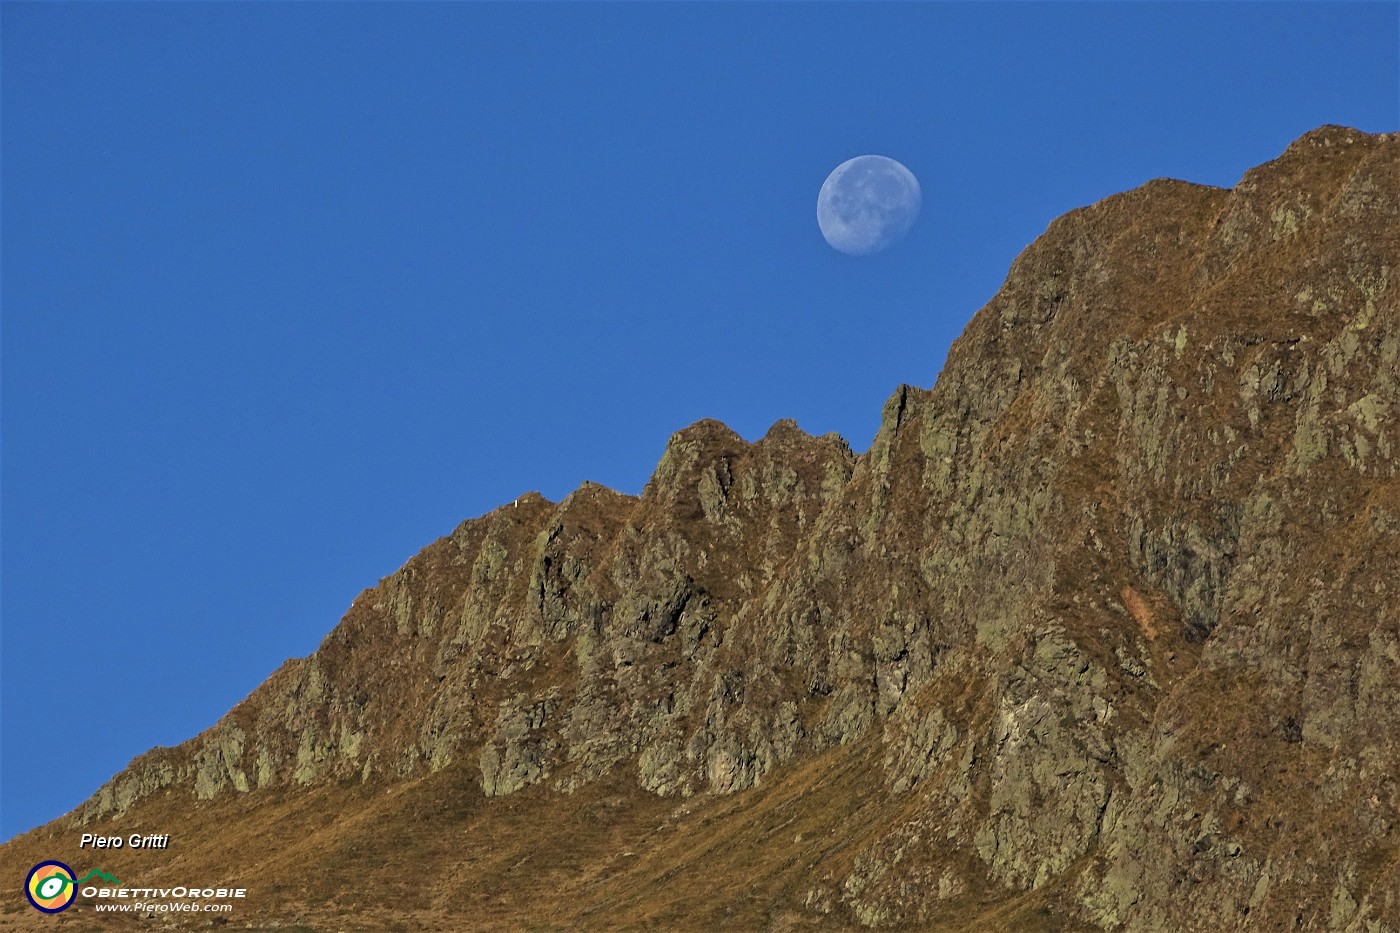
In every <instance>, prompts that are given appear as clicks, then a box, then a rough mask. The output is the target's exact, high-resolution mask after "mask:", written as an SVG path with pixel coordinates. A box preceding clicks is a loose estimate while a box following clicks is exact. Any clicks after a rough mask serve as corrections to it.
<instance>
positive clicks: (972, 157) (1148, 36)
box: [0, 2, 1400, 839]
mask: <svg viewBox="0 0 1400 933" xmlns="http://www.w3.org/2000/svg"><path fill="white" fill-rule="evenodd" d="M1397 9H1400V7H1397V5H1396V4H1395V3H1373V4H1345V3H1338V4H1316V5H1314V4H1303V3H1287V4H1272V3H1254V4H1242V5H1226V4H1210V3H1199V4H1187V5H1156V4H1141V5H1137V4H1132V5H1120V4H1106V5H1097V4H1090V3H1076V4H1037V5H1028V4H971V5H965V4H946V5H897V6H884V5H868V4H862V5H838V4H821V5H806V4H803V5H798V4H783V5H733V4H730V5H703V6H692V5H671V4H664V5H663V4H658V5H646V6H637V5H622V4H609V5H582V4H575V5H567V6H559V5H545V4H540V5H492V6H478V5H455V4H447V3H436V4H424V5H409V4H390V5H369V4H355V5H341V4H289V5H281V4H245V5H224V4H219V5H213V4H149V5H126V4H121V3H103V4H91V3H83V4H60V3H33V4H31V3H12V2H5V3H4V4H3V8H2V10H0V17H3V21H2V22H0V26H2V27H3V64H0V77H2V78H3V143H2V145H3V149H2V150H0V171H2V172H3V175H2V176H0V183H2V184H3V231H2V232H3V269H0V273H2V276H3V277H2V278H0V282H2V283H3V295H2V297H3V656H2V660H0V664H3V746H2V748H0V752H2V753H3V760H0V781H2V783H0V790H2V791H3V798H0V804H3V806H2V807H0V839H3V838H8V837H9V836H11V835H13V834H14V833H16V832H20V831H23V830H25V829H28V828H29V827H31V826H34V825H36V824H38V823H42V822H45V821H47V820H49V819H52V818H54V817H56V816H58V815H60V814H61V813H63V812H65V811H66V810H68V809H70V808H71V807H73V806H75V805H76V804H78V803H79V802H80V801H81V800H82V799H83V798H85V797H86V796H87V795H88V794H90V793H91V792H92V791H93V790H94V789H96V788H97V787H98V786H99V785H100V784H101V783H102V782H103V781H104V780H105V779H106V778H107V777H108V776H110V775H111V774H112V773H114V772H116V771H117V770H119V769H120V768H122V767H123V766H124V765H125V764H126V763H127V762H128V761H129V760H130V759H131V758H132V757H134V756H135V755H137V754H139V753H140V752H142V751H144V750H146V749H147V748H149V747H151V746H153V745H158V744H159V745H174V744H176V743H179V742H181V741H183V740H185V739H187V738H189V737H190V736H192V735H194V734H195V733H197V732H198V731H199V730H201V729H203V728H205V727H206V726H208V725H210V724H212V723H213V722H214V721H215V720H216V719H217V718H218V717H219V716H220V715H221V714H222V713H223V712H224V711H226V710H227V709H228V708H229V707H230V706H232V705H233V704H234V703H235V702H237V701H238V700H239V699H241V698H242V697H243V696H245V695H246V694H247V693H248V692H249V691H251V690H252V689H253V688H254V687H256V686H257V685H258V684H259V683H260V682H261V681H262V680H263V679H264V678H265V677H266V676H267V675H268V674H269V673H270V672H271V671H272V670H273V669H274V668H276V667H277V665H278V664H279V663H281V662H282V661H283V660H284V659H285V658H287V657H289V656H294V655H304V654H307V653H309V652H310V651H312V650H313V649H314V648H315V647H316V645H317V644H318V643H319V641H320V640H321V638H322V637H323V636H324V635H325V634H326V633H327V632H328V631H329V630H330V629H331V627H332V626H333V625H335V623H336V621H337V620H338V618H339V617H340V615H341V614H342V613H343V612H344V610H345V609H346V607H347V606H348V605H349V603H350V601H351V600H352V599H353V598H354V597H355V595H356V594H357V593H359V592H360V590H361V589H363V588H365V587H367V586H371V585H373V584H374V583H375V582H376V581H378V580H379V578H380V577H382V576H384V575H387V574H389V573H391V572H392V571H394V570H395V569H396V568H397V567H398V566H400V565H401V564H402V563H403V562H404V561H405V560H406V559H407V558H408V557H409V556H410V555H412V554H413V553H414V552H415V551H417V550H418V549H419V548H420V547H422V546H423V545H425V544H427V543H428V542H429V541H431V540H433V539H434V538H436V537H437V536H439V535H442V534H445V533H446V532H448V531H450V530H451V529H452V528H453V527H454V526H455V525H456V524H457V523H458V522H460V521H461V520H462V519H465V518H468V517H472V516H476V515H479V514H481V513H483V512H486V511H489V510H490V509H492V508H493V507H495V506H496V505H498V504H500V503H502V502H505V501H508V500H510V499H512V498H513V497H515V496H516V495H518V494H519V493H521V492H523V491H526V490H531V489H537V490H540V491H542V492H543V493H544V494H545V495H547V496H549V497H551V498H559V497H562V496H564V495H565V494H567V493H568V492H569V490H571V489H572V488H574V487H575V486H577V485H578V484H579V483H580V482H581V481H583V480H594V481H596V482H600V483H604V484H606V485H608V486H612V487H614V488H617V489H621V490H624V491H626V492H630V493H636V492H638V491H640V489H641V487H642V485H643V483H644V482H645V481H646V479H647V477H648V475H649V474H650V472H651V469H652V468H653V466H654V465H655V463H656V461H657V459H658V457H659V456H660V454H661V451H662V448H663V446H664V444H665V442H666V438H667V437H668V435H669V434H670V433H671V432H673V431H675V430H677V429H679V428H681V427H684V426H685V425H686V424H688V423H690V422H692V421H695V420H696V419H699V418H702V417H714V418H719V419H721V420H723V421H725V422H726V423H728V424H729V425H730V426H732V427H733V428H735V429H736V430H737V431H738V432H739V433H740V434H742V435H744V436H745V437H747V438H750V439H754V438H756V437H758V436H760V435H762V434H763V432H764V431H765V430H766V429H767V427H768V426H769V425H770V424H771V423H772V422H773V421H775V420H777V419H779V418H785V417H792V418H796V419H797V421H798V422H799V424H801V426H802V427H803V428H804V429H806V430H807V431H809V432H812V433H823V432H826V431H838V432H840V433H842V434H843V435H845V436H846V437H847V438H848V439H849V440H850V441H851V443H852V445H853V446H854V447H855V448H856V449H858V450H859V449H864V448H865V447H866V446H867V445H868V444H869V442H870V438H871V436H872V435H873V433H874V430H875V427H876V423H877V418H878V415H879V411H880V407H881V404H882V402H883V401H884V399H885V398H886V397H887V396H888V395H889V394H890V393H891V392H892V391H893V390H894V388H895V387H896V386H897V385H898V384H899V383H901V382H910V383H914V384H918V385H924V386H927V385H930V384H932V383H933V381H934V379H935V378H936V376H937V374H938V371H939V368H940V367H941V365H942V362H943V359H944V356H945V354H946V352H947V348H948V345H949V343H950V342H951V341H952V340H953V338H954V337H956V336H957V334H958V333H959V332H960V331H961V329H962V328H963V326H964V325H965V324H966V323H967V321H968V319H969V318H970V317H971V316H972V314H973V313H974V312H975V311H976V310H977V308H978V307H979V306H981V305H982V304H983V303H984V302H985V301H986V300H987V298H989V297H990V296H991V295H992V293H993V292H994V291H995V290H996V289H997V287H998V286H999V285H1000V284H1001V282H1002V280H1003V278H1004V276H1005V273H1006V270H1007V267H1008V266H1009V264H1010V263H1011V261H1012V259H1013V258H1014V257H1015V256H1016V254H1017V253H1018V252H1019V251H1020V250H1021V249H1022V248H1023V247H1025V245H1026V244H1027V243H1029V242H1030V241H1031V240H1032V239H1034V238H1035V237H1036V236H1037V235H1039V234H1040V233H1041V232H1042V231H1043V230H1044V229H1045V227H1046V225H1047V224H1048V223H1049V222H1050V221H1051V220H1052V219H1053V218H1054V217H1056V216H1057V215H1059V214H1061V213H1063V212H1065V211H1067V210H1069V209H1071V208H1075V207H1079V206H1081V205H1084V204H1088V203H1091V202H1093V201H1095V200H1098V199H1099V198H1102V197H1105V196H1107V195H1109V194H1112V193H1114V192H1117V191H1121V190H1125V189H1127V188H1131V187H1133V186H1136V185H1138V184H1140V183H1142V182H1144V181H1147V180H1148V179H1150V178H1154V177H1159V176H1173V177H1177V178H1185V179H1189V180H1192V181H1197V182H1204V183H1209V184H1215V185H1232V184H1234V183H1235V182H1236V181H1237V180H1238V179H1239V176H1240V174H1241V173H1242V172H1243V171H1244V170H1245V169H1246V168H1248V167H1250V166H1252V165H1255V164H1257V163H1260V162H1263V161H1265V160H1267V159H1270V158H1272V157H1274V156H1275V155H1277V154H1278V153H1279V152H1280V151H1282V150H1283V148H1284V147H1285V146H1286V145H1287V144H1288V143H1289V142H1290V141H1291V140H1292V139H1294V138H1296V137H1297V136H1299V135H1301V134H1302V133H1304V132H1306V131H1307V130H1309V129H1311V128H1313V127H1315V126H1318V125H1321V124H1324V123H1342V124H1348V125H1352V126H1356V127H1359V128H1360V129H1363V130H1367V131H1372V132H1377V131H1388V130H1395V129H1400V14H1397ZM863 153H878V154H883V155H887V156H890V157H892V158H895V159H898V160H899V161H901V162H903V163H904V164H905V165H907V166H908V167H909V168H910V169H911V170H913V171H914V173H915V174H916V175H917V176H918V177H919V179H920V181H921V183H922V186H923V192H924V212H923V215H922V217H921V218H920V220H919V222H918V224H917V225H916V226H915V227H914V229H913V231H912V232H911V233H910V235H909V236H908V237H907V238H906V239H905V240H904V241H903V242H902V243H900V244H898V245H896V246H895V247H893V248H891V249H890V250H889V251H887V252H885V253H881V254H879V255H876V256H872V257H865V258H853V257H850V256H845V255H842V254H840V253H837V252H835V251H834V250H832V249H831V248H830V247H828V246H827V245H826V243H825V242H824V241H823V239H822V237H821V235H820V232H819V231H818V229H817V225H816V219H815V202H816V196H817V191H818V189H819V188H820V186H821V183H822V181H823V179H824V178H825V177H826V175H827V173H828V172H830V171H831V169H832V168H834V167H835V166H836V165H837V164H839V163H840V162H842V161H844V160H845V159H847V158H850V157H852V156H855V155H860V154H863Z"/></svg>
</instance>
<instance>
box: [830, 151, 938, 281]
mask: <svg viewBox="0 0 1400 933" xmlns="http://www.w3.org/2000/svg"><path fill="white" fill-rule="evenodd" d="M923 204H924V195H923V191H921V190H920V188H919V180H918V179H917V178H915V177H914V173H913V172H911V171H909V169H907V168H905V167H904V166H903V165H900V164H899V163H898V162H896V161H895V160H894V159H890V158H886V157H885V156H879V155H863V156H856V157H855V158H854V159H848V160H847V161H845V162H842V163H841V164H840V165H838V166H836V168H835V169H834V170H833V171H832V173H831V174H830V175H828V176H826V181H825V182H823V183H822V190H821V194H819V195H817V224H818V225H819V226H820V227H821V228H822V236H824V237H826V241H827V242H828V243H830V244H831V245H832V247H833V248H834V249H838V250H840V251H841V252H843V253H847V254H849V255H851V256H869V255H870V254H871V253H878V252H879V251H880V250H882V249H884V248H885V247H887V246H889V245H891V244H892V243H895V242H896V241H898V240H899V239H900V238H901V237H903V236H904V234H906V233H908V232H909V228H910V227H912V226H914V220H915V219H916V218H917V217H918V216H919V208H921V207H923Z"/></svg>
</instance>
